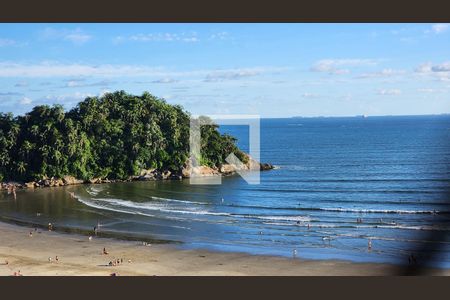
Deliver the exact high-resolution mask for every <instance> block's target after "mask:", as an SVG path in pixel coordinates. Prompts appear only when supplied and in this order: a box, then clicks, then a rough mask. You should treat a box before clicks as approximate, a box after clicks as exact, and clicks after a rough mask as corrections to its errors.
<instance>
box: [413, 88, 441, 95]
mask: <svg viewBox="0 0 450 300" xmlns="http://www.w3.org/2000/svg"><path fill="white" fill-rule="evenodd" d="M417 91H418V92H420V93H429V94H432V93H443V92H445V90H444V89H431V88H421V89H417Z"/></svg>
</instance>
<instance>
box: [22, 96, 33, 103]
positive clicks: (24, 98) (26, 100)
mask: <svg viewBox="0 0 450 300" xmlns="http://www.w3.org/2000/svg"><path fill="white" fill-rule="evenodd" d="M31 102H33V100H31V99H30V98H27V97H23V98H22V99H20V100H19V103H20V104H21V105H29V104H31Z"/></svg>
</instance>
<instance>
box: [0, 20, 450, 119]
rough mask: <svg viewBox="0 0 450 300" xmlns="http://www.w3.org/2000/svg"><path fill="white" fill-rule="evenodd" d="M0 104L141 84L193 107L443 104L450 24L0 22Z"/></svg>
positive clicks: (283, 110)
mask: <svg viewBox="0 0 450 300" xmlns="http://www.w3.org/2000/svg"><path fill="white" fill-rule="evenodd" d="M0 87H1V89H0V111H1V112H13V113H14V114H23V113H25V112H27V111H29V110H30V109H31V108H32V107H33V106H35V105H40V104H54V103H59V104H62V105H64V106H65V107H66V109H70V108H71V107H73V106H74V105H76V103H77V102H79V101H81V100H83V99H84V98H86V97H88V96H96V95H101V94H103V93H105V92H108V91H115V90H125V91H127V92H130V93H135V94H141V93H142V92H143V91H149V92H150V93H152V94H154V95H156V96H159V97H162V98H165V99H166V100H167V101H168V102H169V103H176V104H181V105H182V106H183V107H184V108H185V109H187V110H189V111H190V112H192V113H194V114H221V113H223V114H259V115H261V116H262V117H289V116H348V115H361V114H366V115H404V114H439V113H449V112H450V25H449V24H0Z"/></svg>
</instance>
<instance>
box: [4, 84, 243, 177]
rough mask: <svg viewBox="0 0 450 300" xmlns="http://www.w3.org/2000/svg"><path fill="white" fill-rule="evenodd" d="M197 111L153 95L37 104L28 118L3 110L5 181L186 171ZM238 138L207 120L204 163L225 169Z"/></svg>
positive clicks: (119, 94) (120, 94)
mask: <svg viewBox="0 0 450 300" xmlns="http://www.w3.org/2000/svg"><path fill="white" fill-rule="evenodd" d="M189 123H190V115H189V114H188V113H187V112H186V111H184V110H183V109H182V107H180V106H178V105H170V104H168V103H166V102H165V101H164V100H163V99H160V98H157V97H155V96H153V95H151V94H150V93H147V92H146V93H144V94H143V95H142V96H134V95H130V94H127V93H125V92H124V91H118V92H114V93H107V94H105V95H103V96H102V97H89V98H87V99H86V100H84V101H83V102H81V103H79V104H78V105H77V106H76V107H75V108H73V109H72V110H71V111H69V112H64V109H63V107H62V106H60V105H54V106H52V107H50V106H47V105H42V106H36V107H34V108H33V109H32V111H31V112H29V113H27V114H25V115H24V116H18V117H14V116H13V115H12V114H3V113H0V180H3V179H8V180H37V179H43V178H50V177H58V178H61V177H63V176H66V175H72V176H75V177H77V178H80V179H85V180H87V179H91V178H108V179H127V178H129V177H130V176H134V175H138V174H139V172H140V170H142V169H149V168H156V169H159V170H170V171H172V172H179V171H180V170H181V168H182V167H183V165H184V164H185V163H186V162H187V160H188V157H189ZM235 142H236V140H235V139H234V138H233V137H231V136H228V135H222V134H220V133H219V131H218V130H217V126H215V125H214V126H202V128H201V144H202V149H201V157H200V161H201V163H202V164H204V165H208V166H211V167H214V166H216V167H218V166H220V165H221V164H222V163H224V161H225V158H226V156H227V155H228V154H229V153H231V152H234V153H235V155H237V156H238V157H239V158H240V159H241V160H245V156H244V154H243V153H242V152H241V151H240V150H239V149H238V148H237V147H236V145H235Z"/></svg>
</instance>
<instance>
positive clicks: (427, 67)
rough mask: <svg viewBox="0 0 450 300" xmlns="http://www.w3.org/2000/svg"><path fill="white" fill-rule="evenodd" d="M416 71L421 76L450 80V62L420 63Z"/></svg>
mask: <svg viewBox="0 0 450 300" xmlns="http://www.w3.org/2000/svg"><path fill="white" fill-rule="evenodd" d="M415 72H416V73H418V74H419V75H421V76H430V77H431V78H434V79H436V80H438V81H445V82H447V81H450V62H444V63H441V64H432V63H430V62H428V63H424V64H421V65H419V66H418V67H417V68H416V69H415Z"/></svg>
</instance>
